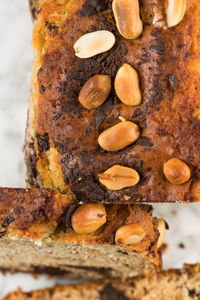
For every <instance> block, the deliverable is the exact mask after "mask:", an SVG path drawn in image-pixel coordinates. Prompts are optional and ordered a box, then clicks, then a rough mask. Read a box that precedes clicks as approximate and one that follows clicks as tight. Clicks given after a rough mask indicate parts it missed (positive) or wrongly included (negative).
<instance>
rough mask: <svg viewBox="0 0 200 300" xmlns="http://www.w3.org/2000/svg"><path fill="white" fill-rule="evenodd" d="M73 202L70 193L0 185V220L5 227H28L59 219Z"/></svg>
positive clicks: (55, 222) (55, 223) (54, 222)
mask: <svg viewBox="0 0 200 300" xmlns="http://www.w3.org/2000/svg"><path fill="white" fill-rule="evenodd" d="M72 203H73V200H72V199H71V198H70V196H68V195H61V194H59V193H58V192H56V191H51V190H47V189H22V188H18V189H17V188H16V189H13V188H1V187H0V222H1V224H2V226H3V227H7V226H10V227H11V228H17V229H28V228H30V227H31V226H32V225H33V224H34V223H42V222H47V223H48V222H51V223H52V224H54V225H57V221H58V220H59V219H60V217H61V216H62V215H63V213H64V212H65V210H66V208H67V207H68V206H69V205H70V204H72Z"/></svg>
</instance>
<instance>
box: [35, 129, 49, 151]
mask: <svg viewBox="0 0 200 300" xmlns="http://www.w3.org/2000/svg"><path fill="white" fill-rule="evenodd" d="M36 137H37V142H38V149H39V151H40V152H45V151H47V150H49V148H50V143H49V135H48V133H45V134H44V135H41V134H38V133H37V135H36Z"/></svg>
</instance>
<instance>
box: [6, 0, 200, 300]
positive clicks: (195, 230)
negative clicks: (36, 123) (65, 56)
mask: <svg viewBox="0 0 200 300" xmlns="http://www.w3.org/2000/svg"><path fill="white" fill-rule="evenodd" d="M31 32H32V23H31V19H30V16H29V11H28V0H0V185H1V186H12V187H24V186H25V182H24V173H25V167H24V162H23V153H22V147H23V141H24V131H25V129H24V128H25V122H26V121H25V120H26V111H27V99H28V97H29V83H30V74H31V67H32V56H33V54H32V49H31ZM155 208H156V209H155V215H157V216H161V217H165V218H166V220H167V222H168V223H169V224H170V230H169V231H168V232H167V244H168V250H167V252H166V254H165V255H164V267H165V268H172V267H180V266H181V265H182V264H183V263H184V262H187V263H195V262H198V261H199V262H200V220H199V216H200V206H199V205H198V204H192V205H172V204H171V205H170V204H167V205H156V206H155ZM180 243H182V244H183V245H184V248H181V247H180V246H179V244H180ZM55 282H56V283H57V282H60V283H63V282H66V281H65V280H62V281H61V280H58V279H56V278H54V279H51V280H47V279H46V277H45V276H41V277H39V279H38V280H35V279H34V278H33V277H32V276H31V275H28V274H16V275H9V274H7V275H6V276H5V275H1V274H0V299H1V298H2V296H4V295H5V294H6V293H7V292H8V291H12V290H14V289H16V288H17V287H18V286H21V287H22V288H23V289H24V290H25V291H29V290H31V289H36V288H42V287H49V286H52V285H53V284H54V283H55Z"/></svg>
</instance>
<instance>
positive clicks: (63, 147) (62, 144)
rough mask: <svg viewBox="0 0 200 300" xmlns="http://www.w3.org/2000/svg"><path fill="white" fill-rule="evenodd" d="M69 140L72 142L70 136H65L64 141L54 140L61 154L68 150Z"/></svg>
mask: <svg viewBox="0 0 200 300" xmlns="http://www.w3.org/2000/svg"><path fill="white" fill-rule="evenodd" d="M69 142H70V139H69V138H65V139H64V140H62V141H55V140H54V144H55V146H56V148H57V149H58V152H59V153H61V154H65V153H66V152H67V151H68V145H69Z"/></svg>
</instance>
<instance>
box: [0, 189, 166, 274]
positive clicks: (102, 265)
mask: <svg viewBox="0 0 200 300" xmlns="http://www.w3.org/2000/svg"><path fill="white" fill-rule="evenodd" d="M164 237H165V222H164V220H162V219H156V218H155V217H153V216H152V207H151V206H148V205H137V204H135V205H134V204H127V205H125V204H121V205H119V204H116V205H113V204H107V205H104V204H100V203H87V204H84V205H78V204H77V203H75V202H73V201H72V198H70V197H69V196H68V195H61V194H59V193H58V192H56V191H51V190H47V189H46V190H45V189H32V190H31V189H30V190H28V189H12V188H0V269H4V270H11V271H29V272H45V273H51V274H63V275H64V274H65V275H66V276H68V277H69V278H80V277H82V278H92V279H94V278H96V279H100V278H104V277H106V278H115V277H116V278H117V277H119V278H122V277H133V276H136V275H139V274H143V273H146V272H148V271H149V270H153V269H156V270H159V269H160V267H161V253H160V250H159V249H160V246H161V245H162V243H163V241H164Z"/></svg>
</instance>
